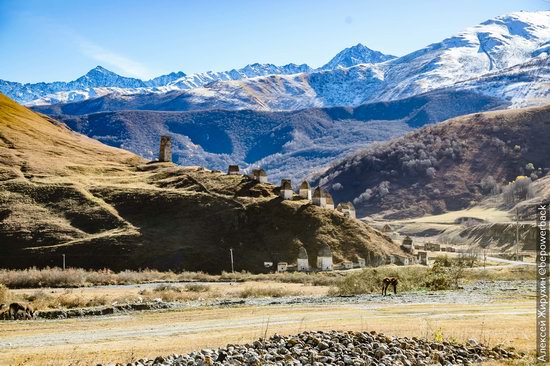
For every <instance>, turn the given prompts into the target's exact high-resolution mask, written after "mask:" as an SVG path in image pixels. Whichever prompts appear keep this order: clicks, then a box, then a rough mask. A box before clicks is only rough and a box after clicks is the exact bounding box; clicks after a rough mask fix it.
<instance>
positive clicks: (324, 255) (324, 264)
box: [317, 244, 333, 271]
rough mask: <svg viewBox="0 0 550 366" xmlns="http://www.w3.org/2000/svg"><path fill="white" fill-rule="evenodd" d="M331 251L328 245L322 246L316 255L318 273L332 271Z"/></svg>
mask: <svg viewBox="0 0 550 366" xmlns="http://www.w3.org/2000/svg"><path fill="white" fill-rule="evenodd" d="M332 266H333V265H332V250H331V249H330V247H329V246H328V244H323V246H321V249H319V253H318V254H317V268H318V269H319V270H320V271H332Z"/></svg>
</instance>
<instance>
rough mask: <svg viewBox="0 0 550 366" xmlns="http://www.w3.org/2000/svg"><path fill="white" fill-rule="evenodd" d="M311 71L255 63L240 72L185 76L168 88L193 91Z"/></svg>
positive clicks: (296, 66)
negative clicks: (254, 78)
mask: <svg viewBox="0 0 550 366" xmlns="http://www.w3.org/2000/svg"><path fill="white" fill-rule="evenodd" d="M311 71H313V69H312V68H311V67H309V66H308V65H306V64H302V65H296V64H288V65H284V66H275V65H273V64H258V63H255V64H252V65H247V66H245V67H243V68H242V69H238V70H235V69H232V70H229V71H221V72H214V71H208V72H202V73H197V74H193V75H189V76H185V77H182V78H180V79H178V80H175V81H173V82H172V83H170V84H169V85H168V86H176V87H178V88H179V89H191V88H197V87H201V86H204V85H206V84H209V83H212V82H215V81H224V80H242V79H247V78H253V77H256V76H267V75H289V74H298V73H302V72H311Z"/></svg>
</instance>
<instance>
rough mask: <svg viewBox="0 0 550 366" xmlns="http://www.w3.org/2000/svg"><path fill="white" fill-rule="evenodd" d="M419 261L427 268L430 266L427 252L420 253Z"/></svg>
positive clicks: (418, 255) (418, 254)
mask: <svg viewBox="0 0 550 366" xmlns="http://www.w3.org/2000/svg"><path fill="white" fill-rule="evenodd" d="M417 260H418V263H419V264H422V265H424V266H427V265H428V253H427V252H418V253H417Z"/></svg>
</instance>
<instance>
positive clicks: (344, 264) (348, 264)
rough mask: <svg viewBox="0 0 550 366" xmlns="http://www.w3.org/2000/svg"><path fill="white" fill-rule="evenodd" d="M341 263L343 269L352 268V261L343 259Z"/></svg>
mask: <svg viewBox="0 0 550 366" xmlns="http://www.w3.org/2000/svg"><path fill="white" fill-rule="evenodd" d="M342 265H343V266H344V268H345V269H353V262H352V261H343V262H342Z"/></svg>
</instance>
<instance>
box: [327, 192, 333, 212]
mask: <svg viewBox="0 0 550 366" xmlns="http://www.w3.org/2000/svg"><path fill="white" fill-rule="evenodd" d="M325 195H326V202H327V204H326V205H325V208H328V209H329V210H334V200H333V199H332V195H331V194H330V193H328V192H325Z"/></svg>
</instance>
